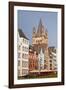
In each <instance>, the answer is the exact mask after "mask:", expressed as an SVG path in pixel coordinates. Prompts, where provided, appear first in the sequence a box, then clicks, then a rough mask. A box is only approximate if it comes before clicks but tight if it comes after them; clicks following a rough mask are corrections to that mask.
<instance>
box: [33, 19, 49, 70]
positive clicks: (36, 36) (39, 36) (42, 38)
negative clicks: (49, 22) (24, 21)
mask: <svg viewBox="0 0 66 90" xmlns="http://www.w3.org/2000/svg"><path fill="white" fill-rule="evenodd" d="M32 46H33V49H34V50H35V51H36V52H37V53H38V54H39V52H40V50H41V48H42V51H43V53H44V56H45V60H44V69H46V70H49V69H50V68H49V54H48V31H47V29H46V28H45V26H44V25H43V24H42V20H41V19H40V22H39V25H38V29H37V30H36V28H35V27H33V34H32Z"/></svg>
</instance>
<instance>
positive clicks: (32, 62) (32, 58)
mask: <svg viewBox="0 0 66 90" xmlns="http://www.w3.org/2000/svg"><path fill="white" fill-rule="evenodd" d="M37 69H38V55H37V54H36V52H35V51H32V50H29V71H32V70H37Z"/></svg>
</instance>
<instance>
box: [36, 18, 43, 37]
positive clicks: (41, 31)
mask: <svg viewBox="0 0 66 90" xmlns="http://www.w3.org/2000/svg"><path fill="white" fill-rule="evenodd" d="M43 29H44V27H43V24H42V19H41V18H40V21H39V25H38V30H37V34H38V35H39V36H40V35H41V34H42V33H43V32H44V30H43Z"/></svg>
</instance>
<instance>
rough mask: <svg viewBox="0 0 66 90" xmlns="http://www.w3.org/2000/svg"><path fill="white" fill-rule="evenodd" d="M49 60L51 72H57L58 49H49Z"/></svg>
mask: <svg viewBox="0 0 66 90" xmlns="http://www.w3.org/2000/svg"><path fill="white" fill-rule="evenodd" d="M49 58H50V70H55V71H57V55H56V48H54V47H51V48H49Z"/></svg>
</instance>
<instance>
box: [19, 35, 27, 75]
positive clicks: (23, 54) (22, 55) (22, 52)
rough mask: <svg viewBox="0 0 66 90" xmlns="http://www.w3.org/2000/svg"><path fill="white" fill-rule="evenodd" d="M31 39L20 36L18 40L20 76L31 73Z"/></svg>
mask: <svg viewBox="0 0 66 90" xmlns="http://www.w3.org/2000/svg"><path fill="white" fill-rule="evenodd" d="M28 55H29V40H27V39H25V38H23V37H19V40H18V76H25V75H28V73H29V60H28Z"/></svg>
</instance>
